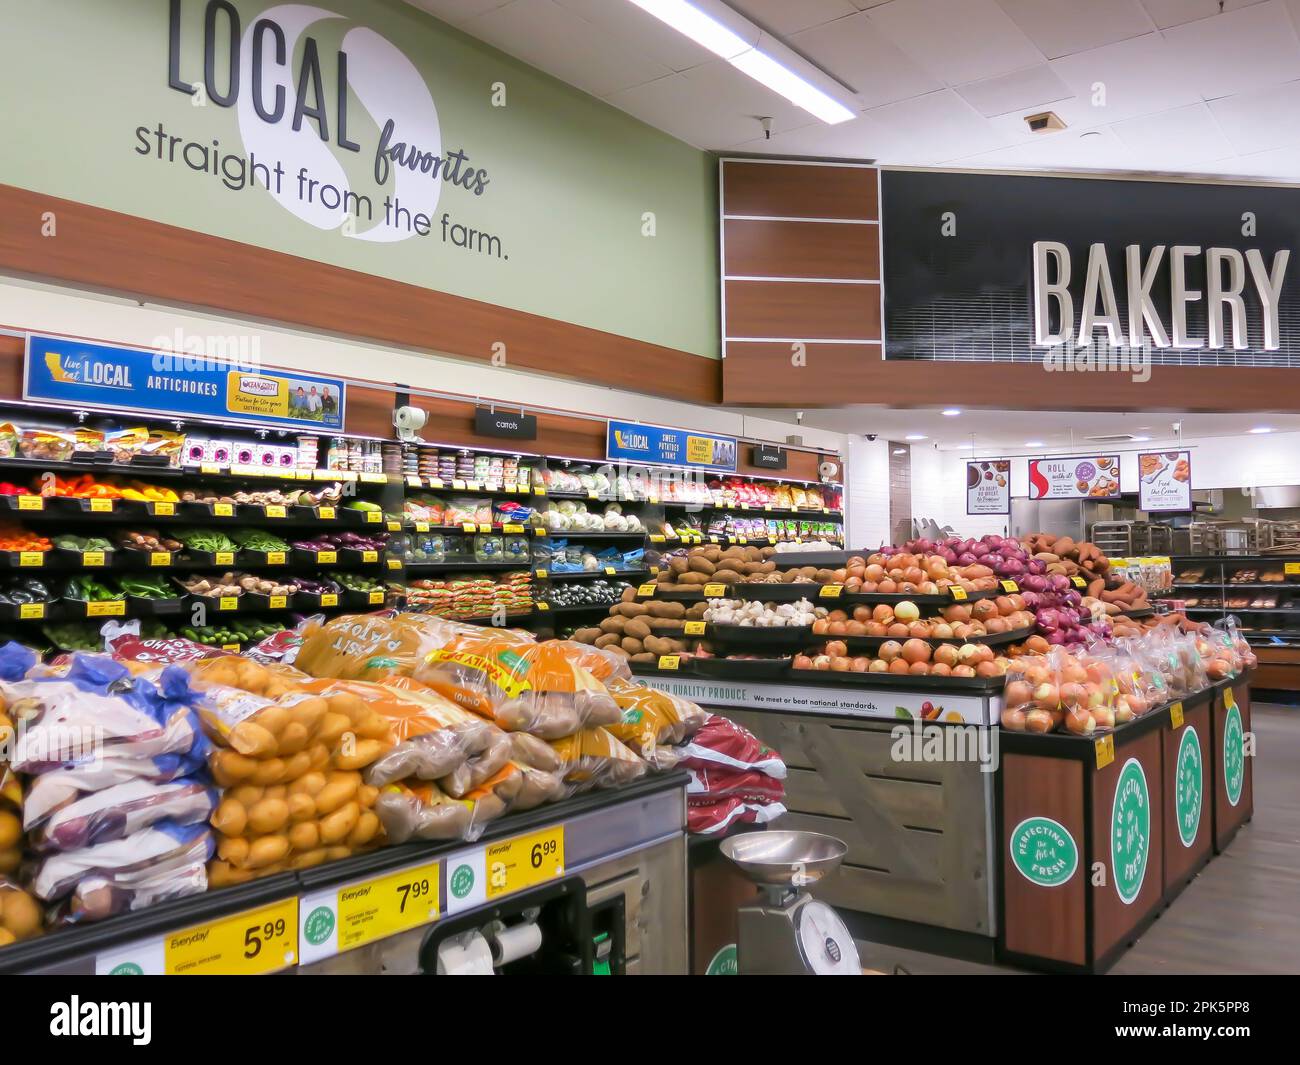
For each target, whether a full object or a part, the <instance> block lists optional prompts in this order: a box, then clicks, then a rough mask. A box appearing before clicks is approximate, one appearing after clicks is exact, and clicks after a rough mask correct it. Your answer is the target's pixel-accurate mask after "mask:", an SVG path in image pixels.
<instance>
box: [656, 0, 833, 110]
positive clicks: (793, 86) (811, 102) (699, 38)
mask: <svg viewBox="0 0 1300 1065" xmlns="http://www.w3.org/2000/svg"><path fill="white" fill-rule="evenodd" d="M632 3H634V4H636V6H637V7H639V8H640V9H641V10H642V11H645V12H647V13H648V14H651V15H654V17H655V18H657V19H659V20H660V21H661V22H665V23H667V24H668V25H669V26H671V27H672V28H673V29H675V30H677V32H678V33H682V34H685V35H686V36H687V37H689V38H690V39H691V40H693V41H694V42H695V43H696V44H699V45H702V46H703V47H705V48H707V49H708V50H709V51H710V52H712V53H713V54H714V55H718V56H721V57H722V58H723V59H725V60H726V61H727V62H728V63H730V64H731V65H732V66H733V67H735V68H736V69H737V70H739V71H740V72H741V73H743V74H747V75H749V76H750V77H751V78H753V79H754V80H755V81H757V82H759V83H760V84H762V85H766V86H767V87H768V88H769V89H771V90H772V91H773V92H775V93H778V94H779V95H781V96H784V97H785V98H786V99H787V100H789V101H790V102H791V103H792V104H794V105H795V106H796V107H802V108H803V109H804V110H805V111H807V112H808V113H809V114H811V115H813V116H815V117H817V118H820V119H821V120H822V121H823V122H825V123H827V124H828V125H832V126H833V125H836V124H837V123H840V122H847V121H849V119H851V118H856V117H857V113H856V112H855V111H853V110H852V109H850V108H848V107H846V106H845V105H844V104H842V103H840V101H839V100H837V99H835V98H834V97H833V96H831V95H829V94H828V93H826V92H823V91H822V90H821V89H819V88H818V87H817V86H816V85H814V84H813V83H812V82H810V81H808V80H807V79H806V78H803V77H800V76H799V75H798V74H796V73H795V72H794V71H793V70H791V69H790V68H789V67H787V66H785V65H784V64H783V63H781V62H780V61H778V60H776V59H774V58H772V56H770V55H769V54H768V53H767V52H763V51H760V50H759V49H758V48H755V47H754V45H753V44H752V43H750V42H749V41H747V40H745V38H743V37H741V36H740V35H739V34H737V33H735V32H733V31H732V30H730V29H728V28H727V27H726V26H725V25H723V24H722V22H720V21H719V20H718V19H715V18H714V17H713V16H712V15H709V14H707V13H706V12H704V11H702V10H700V8H698V7H696V6H695V4H691V3H687V0H632ZM728 13H729V14H730V16H731V18H732V19H735V20H737V21H738V22H739V21H743V20H740V18H739V16H737V15H736V14H735V13H734V12H728ZM723 17H724V18H725V17H727V16H725V15H724V16H723ZM746 24H747V23H746ZM754 29H755V31H756V34H757V30H758V28H757V27H754ZM813 69H816V68H813Z"/></svg>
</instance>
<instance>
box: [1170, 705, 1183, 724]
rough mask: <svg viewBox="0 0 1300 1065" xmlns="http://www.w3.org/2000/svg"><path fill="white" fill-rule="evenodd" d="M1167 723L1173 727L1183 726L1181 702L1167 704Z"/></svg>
mask: <svg viewBox="0 0 1300 1065" xmlns="http://www.w3.org/2000/svg"><path fill="white" fill-rule="evenodd" d="M1169 724H1170V725H1171V726H1172V727H1173V728H1176V729H1177V728H1182V727H1183V704H1182V703H1171V704H1170V706H1169Z"/></svg>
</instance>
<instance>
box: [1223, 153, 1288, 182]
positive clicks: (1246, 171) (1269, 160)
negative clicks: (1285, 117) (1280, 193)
mask: <svg viewBox="0 0 1300 1065" xmlns="http://www.w3.org/2000/svg"><path fill="white" fill-rule="evenodd" d="M1213 166H1214V168H1215V169H1214V170H1213V172H1214V173H1218V174H1223V175H1225V176H1228V177H1244V178H1260V179H1266V180H1269V181H1285V182H1300V146H1297V145H1292V146H1290V147H1288V148H1274V149H1273V150H1272V151H1267V152H1256V153H1254V154H1252V155H1238V156H1236V157H1234V158H1231V159H1221V160H1218V161H1217V162H1216V163H1214V164H1213Z"/></svg>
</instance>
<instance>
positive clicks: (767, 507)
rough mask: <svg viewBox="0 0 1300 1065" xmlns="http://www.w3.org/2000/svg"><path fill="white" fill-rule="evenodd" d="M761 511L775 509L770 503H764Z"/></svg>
mask: <svg viewBox="0 0 1300 1065" xmlns="http://www.w3.org/2000/svg"><path fill="white" fill-rule="evenodd" d="M763 509H764V510H774V509H775V508H774V507H773V506H772V504H771V503H764V504H763Z"/></svg>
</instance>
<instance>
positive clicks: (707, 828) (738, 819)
mask: <svg viewBox="0 0 1300 1065" xmlns="http://www.w3.org/2000/svg"><path fill="white" fill-rule="evenodd" d="M785 812H786V810H785V806H783V805H782V804H781V803H779V802H772V803H753V802H745V800H744V799H739V798H726V799H720V800H718V801H717V802H709V803H692V802H688V803H687V804H686V830H687V831H688V832H690V833H691V834H692V835H697V836H717V835H724V834H725V833H726V831H727V830H728V829H729V828H731V827H732V826H733V825H739V824H747V823H748V824H759V825H765V824H768V823H770V822H772V821H775V820H776V819H777V818H778V817H780V816H781V815H783V814H784V813H785Z"/></svg>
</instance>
